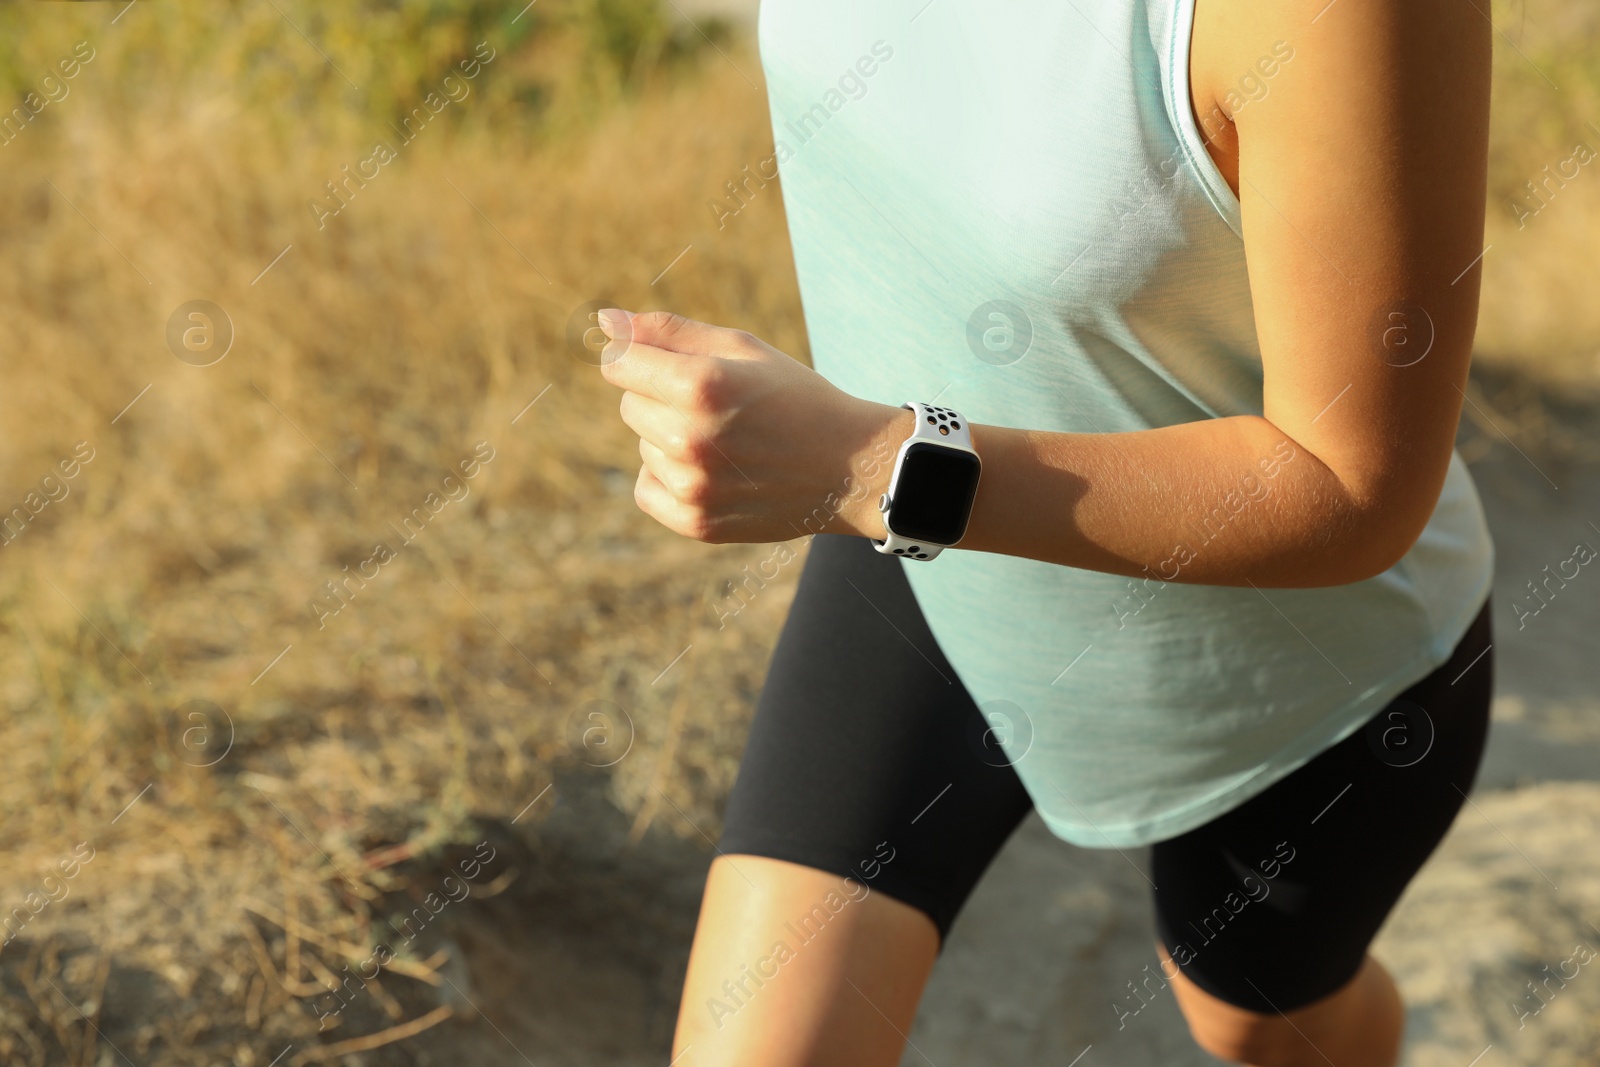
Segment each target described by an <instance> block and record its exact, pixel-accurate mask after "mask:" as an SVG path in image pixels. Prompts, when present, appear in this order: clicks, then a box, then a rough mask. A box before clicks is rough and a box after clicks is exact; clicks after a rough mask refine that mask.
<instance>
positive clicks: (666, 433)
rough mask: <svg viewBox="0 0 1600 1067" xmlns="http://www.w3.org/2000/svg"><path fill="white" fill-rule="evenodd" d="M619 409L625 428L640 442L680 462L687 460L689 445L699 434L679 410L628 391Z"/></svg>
mask: <svg viewBox="0 0 1600 1067" xmlns="http://www.w3.org/2000/svg"><path fill="white" fill-rule="evenodd" d="M619 409H620V411H621V414H622V421H623V424H624V425H626V426H627V427H628V429H630V430H632V431H633V432H634V433H636V434H638V435H639V440H641V441H648V442H650V443H651V444H652V445H655V446H656V447H657V448H659V449H661V451H662V452H664V453H666V454H667V455H669V456H673V457H676V458H678V459H679V460H683V459H686V458H688V456H689V454H690V452H691V450H692V446H691V445H690V444H689V442H690V440H691V439H692V438H693V437H695V436H696V434H695V433H694V430H693V429H692V428H691V427H690V426H689V424H688V423H687V422H686V421H685V420H684V417H683V415H682V414H680V413H679V411H678V410H677V409H676V408H674V407H672V406H671V405H670V404H664V403H662V402H661V401H659V400H652V399H650V398H649V397H647V396H643V395H641V394H639V393H635V392H633V391H632V390H629V391H628V392H626V393H623V394H622V403H621V404H620V405H619Z"/></svg>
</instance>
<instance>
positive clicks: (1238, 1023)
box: [1186, 1011, 1311, 1067]
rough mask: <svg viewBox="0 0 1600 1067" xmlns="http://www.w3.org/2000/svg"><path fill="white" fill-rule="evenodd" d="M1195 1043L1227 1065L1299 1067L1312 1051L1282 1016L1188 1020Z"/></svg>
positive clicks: (1248, 1015)
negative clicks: (1306, 1055)
mask: <svg viewBox="0 0 1600 1067" xmlns="http://www.w3.org/2000/svg"><path fill="white" fill-rule="evenodd" d="M1186 1021H1187V1022H1188V1024H1189V1034H1190V1036H1191V1037H1193V1038H1194V1041H1195V1044H1197V1045H1199V1046H1200V1047H1201V1048H1202V1049H1204V1050H1205V1051H1206V1052H1208V1053H1210V1054H1211V1055H1213V1056H1215V1057H1216V1058H1217V1059H1219V1060H1222V1061H1223V1062H1224V1063H1244V1064H1249V1065H1250V1067H1297V1065H1299V1064H1303V1063H1305V1062H1306V1059H1305V1054H1306V1053H1307V1052H1309V1051H1311V1050H1310V1049H1309V1048H1308V1046H1307V1045H1306V1041H1305V1038H1303V1037H1301V1036H1300V1034H1299V1033H1297V1032H1296V1031H1295V1030H1294V1028H1293V1027H1291V1026H1290V1025H1289V1024H1288V1022H1287V1021H1286V1020H1285V1019H1284V1018H1283V1016H1281V1015H1256V1014H1253V1013H1247V1012H1243V1011H1240V1012H1237V1013H1236V1014H1230V1016H1229V1017H1228V1018H1226V1019H1217V1018H1193V1017H1189V1018H1187V1019H1186Z"/></svg>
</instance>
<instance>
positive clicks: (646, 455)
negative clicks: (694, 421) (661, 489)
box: [639, 437, 708, 505]
mask: <svg viewBox="0 0 1600 1067" xmlns="http://www.w3.org/2000/svg"><path fill="white" fill-rule="evenodd" d="M639 458H640V459H642V460H643V461H644V465H645V467H646V468H647V469H648V470H649V471H650V473H651V474H652V475H654V476H655V479H656V481H658V482H660V483H661V484H662V485H663V486H665V487H666V490H667V492H668V493H669V494H671V496H672V499H673V500H675V501H677V502H679V503H680V504H696V505H699V504H705V503H706V502H707V500H708V493H707V480H706V475H705V473H704V472H703V471H701V470H700V469H699V468H698V467H695V466H693V465H692V464H688V463H684V462H682V461H681V460H676V459H673V458H672V457H671V456H669V455H668V454H667V453H665V452H663V451H662V450H661V449H659V448H657V447H656V446H655V445H653V444H651V443H650V442H649V441H646V440H645V439H644V438H642V437H641V438H639Z"/></svg>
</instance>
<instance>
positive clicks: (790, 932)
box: [672, 855, 939, 1067]
mask: <svg viewBox="0 0 1600 1067" xmlns="http://www.w3.org/2000/svg"><path fill="white" fill-rule="evenodd" d="M780 946H781V947H780ZM938 948H939V936H938V931H937V929H936V928H935V927H934V925H933V921H932V920H931V919H929V918H928V916H927V915H925V914H923V913H922V912H921V911H919V910H917V909H916V908H913V907H911V906H910V905H907V904H904V903H902V902H901V901H898V900H895V899H893V898H891V897H889V896H887V895H885V894H883V893H879V892H873V891H869V890H868V888H867V887H866V886H864V885H862V884H860V883H856V882H849V881H847V880H846V879H844V878H841V877H840V876H838V875H835V874H829V873H827V872H824V871H819V870H816V869H815V868H811V867H805V866H801V865H800V864H795V863H786V862H784V861H782V860H774V859H768V858H766V857H762V856H746V855H734V856H719V857H718V858H717V859H716V860H714V861H712V864H711V873H710V876H709V877H708V878H707V880H706V890H705V896H704V898H703V900H702V903H701V906H700V920H699V924H698V925H697V927H696V928H695V935H694V947H693V949H692V950H691V952H690V955H689V970H688V974H687V977H686V978H685V980H684V986H683V1000H682V1002H681V1003H680V1005H679V1007H678V1028H677V1033H676V1035H675V1036H674V1037H673V1041H672V1055H673V1056H674V1057H675V1058H674V1060H673V1061H672V1062H673V1067H733V1065H738V1067H749V1065H758V1067H811V1065H822V1064H827V1065H829V1067H879V1065H882V1067H893V1065H894V1064H896V1063H898V1062H899V1059H900V1054H901V1051H902V1049H903V1047H904V1045H905V1040H906V1037H905V1035H906V1034H907V1033H908V1032H909V1031H910V1029H911V1020H912V1018H913V1016H915V1014H916V1010H917V1002H918V1001H919V1000H920V999H921V997H922V989H923V986H924V985H925V984H926V982H927V979H928V974H929V972H930V971H932V969H933V963H934V960H935V959H936V958H937V956H938Z"/></svg>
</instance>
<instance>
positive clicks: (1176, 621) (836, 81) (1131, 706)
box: [758, 0, 1494, 848]
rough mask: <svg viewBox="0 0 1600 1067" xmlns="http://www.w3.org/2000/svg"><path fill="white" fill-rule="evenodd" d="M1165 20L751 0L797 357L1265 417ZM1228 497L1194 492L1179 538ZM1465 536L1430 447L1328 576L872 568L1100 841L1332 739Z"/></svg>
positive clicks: (1311, 752) (1208, 165)
mask: <svg viewBox="0 0 1600 1067" xmlns="http://www.w3.org/2000/svg"><path fill="white" fill-rule="evenodd" d="M1192 21H1193V0H1071V2H1062V0H1048V2H1045V0H1006V2H1005V3H983V2H979V0H931V2H930V0H895V2H882V0H763V2H762V4H761V8H760V17H759V26H758V37H759V42H760V50H761V62H762V66H763V68H764V69H765V72H766V77H767V91H768V95H769V99H770V105H771V111H772V126H773V134H774V140H775V147H776V149H777V159H778V167H779V171H780V173H781V181H782V188H783V201H784V206H785V208H786V210H787V213H788V222H789V232H790V236H791V239H792V242H793V246H794V259H795V267H796V271H797V273H798V278H799V284H800V295H801V299H802V303H803V306H804V310H805V320H806V327H807V330H808V332H809V335H810V342H811V352H812V359H813V363H814V365H815V367H816V369H817V370H818V372H820V373H821V374H822V375H824V376H825V377H827V378H828V379H829V380H830V381H833V382H834V383H836V384H837V385H839V386H840V387H841V388H843V389H844V390H845V391H846V392H849V393H852V394H854V395H856V396H860V397H865V398H867V399H871V400H875V401H879V402H882V403H885V404H896V405H898V404H900V403H901V402H903V401H906V400H925V401H934V402H937V403H939V404H942V405H946V406H949V407H952V408H955V409H956V410H957V411H960V412H962V413H963V414H965V415H966V416H967V417H968V418H969V419H971V420H972V421H973V422H975V423H978V424H980V425H981V424H992V425H998V426H1013V427H1025V428H1033V429H1041V430H1055V431H1071V432H1076V433H1107V432H1113V431H1127V430H1140V429H1147V428H1151V427H1157V426H1167V425H1172V424H1175V423H1184V422H1192V421H1195V420H1198V419H1207V418H1217V417H1222V416H1229V415H1243V414H1251V415H1261V414H1262V388H1261V386H1262V373H1261V355H1260V350H1259V347H1258V345H1257V341H1256V336H1255V327H1254V319H1253V313H1252V308H1251V298H1250V289H1249V282H1248V278H1247V276H1246V272H1245V256H1244V244H1243V241H1242V238H1241V235H1240V214H1239V202H1238V200H1237V198H1236V197H1235V196H1234V194H1233V192H1232V191H1231V190H1230V189H1229V188H1228V185H1227V183H1226V181H1225V180H1224V179H1223V177H1222V175H1221V173H1220V172H1219V171H1218V170H1217V168H1216V165H1215V164H1214V163H1213V162H1212V160H1211V159H1210V157H1209V156H1208V155H1207V154H1206V151H1205V149H1204V147H1203V144H1202V138H1201V135H1200V133H1199V131H1198V129H1197V128H1196V124H1195V120H1194V117H1193V113H1192V111H1191V108H1190V103H1189V89H1188V85H1189V75H1188V54H1189V37H1190V28H1191V25H1192ZM1278 54H1279V57H1280V58H1281V57H1282V56H1285V55H1287V56H1288V58H1287V59H1286V60H1284V62H1286V63H1287V64H1289V65H1292V63H1293V58H1292V44H1291V45H1288V46H1287V47H1285V48H1283V49H1281V50H1280V51H1279V53H1278ZM1268 66H1269V67H1270V66H1272V64H1268ZM1275 73H1277V71H1275ZM1269 91H1270V90H1269ZM768 174H770V168H769V169H768ZM979 447H980V451H981V444H980V446H979ZM1301 461H1302V462H1303V461H1304V457H1303V456H1302V459H1301ZM1289 462H1293V460H1292V459H1291V460H1289ZM1241 499H1247V498H1235V499H1234V500H1232V501H1231V502H1229V503H1228V504H1227V508H1228V509H1233V508H1235V507H1236V506H1237V505H1238V504H1239V501H1240V500H1241ZM1174 503H1175V506H1177V502H1174ZM1217 503H1218V504H1219V505H1221V504H1222V503H1223V502H1221V501H1219V502H1217ZM1244 506H1248V503H1246V504H1245V505H1244ZM1235 513H1237V512H1235ZM1228 514H1229V512H1228V511H1223V512H1213V513H1212V516H1211V518H1210V519H1207V518H1206V517H1205V516H1203V515H1202V514H1201V511H1200V508H1199V507H1198V506H1196V507H1195V509H1194V511H1193V513H1192V515H1190V524H1189V528H1190V529H1191V530H1192V532H1193V537H1192V538H1190V539H1188V544H1190V545H1191V546H1193V548H1194V549H1195V550H1200V546H1201V545H1203V543H1204V540H1205V538H1206V537H1207V536H1220V537H1225V536H1227V530H1226V524H1227V521H1228ZM1493 553H1494V549H1493V545H1492V542H1491V541H1490V538H1489V532H1488V528H1487V525H1486V523H1485V521H1484V515H1483V510H1482V506H1481V504H1480V502H1479V500H1478V496H1477V492H1476V490H1475V489H1474V487H1473V483H1472V478H1471V475H1470V474H1469V473H1468V471H1467V468H1466V466H1465V464H1464V463H1463V462H1462V460H1461V457H1460V456H1459V454H1456V455H1452V457H1451V461H1450V467H1449V474H1448V476H1447V477H1446V479H1445V483H1444V489H1443V492H1442V494H1441V496H1440V499H1439V502H1438V505H1437V506H1436V507H1435V509H1434V512H1433V517H1432V519H1431V520H1430V521H1429V523H1428V526H1427V528H1426V530H1425V531H1424V532H1423V534H1422V536H1421V538H1420V539H1419V540H1418V541H1417V543H1416V545H1415V546H1414V547H1413V548H1412V549H1411V551H1410V552H1408V553H1407V554H1406V556H1405V558H1404V559H1402V560H1401V561H1400V562H1399V563H1397V564H1396V565H1395V566H1394V567H1393V568H1391V569H1390V570H1388V571H1387V572H1385V573H1383V574H1381V575H1379V576H1377V577H1375V578H1372V579H1370V580H1367V581H1362V582H1357V583H1353V584H1350V585H1342V586H1334V587H1329V588H1319V589H1263V590H1260V591H1258V590H1256V589H1252V588H1250V587H1249V586H1245V587H1243V588H1232V587H1223V586H1202V585H1190V584H1183V583H1179V582H1160V581H1151V582H1149V583H1148V585H1146V584H1145V583H1143V582H1133V581H1130V580H1129V579H1128V578H1125V577H1121V576H1118V575H1111V574H1104V573H1100V572H1096V571H1090V570H1082V569H1078V568H1074V567H1065V566H1060V565H1057V564H1051V563H1043V562H1039V561H1036V560H1029V559H1021V558H1017V557H1012V556H1003V555H998V554H993V553H983V552H968V551H961V550H960V549H956V550H952V551H947V552H945V553H943V554H942V555H940V556H939V558H938V559H937V560H934V561H932V562H928V563H924V562H915V561H902V562H901V564H900V565H901V566H902V567H903V568H904V569H905V572H906V575H907V578H908V579H909V581H910V583H911V588H912V590H913V592H914V593H915V594H916V598H917V602H918V604H919V605H920V606H921V608H922V611H923V613H924V614H925V615H926V617H927V620H928V624H929V626H930V628H931V629H932V631H933V634H934V636H935V637H936V638H937V640H938V642H939V645H940V647H941V649H943V651H944V653H945V655H946V656H947V657H948V658H949V660H950V662H951V664H952V665H953V666H954V667H955V669H956V671H957V673H958V674H959V676H960V680H961V682H962V683H963V684H964V685H965V686H966V687H967V689H968V691H969V692H970V693H971V694H972V697H973V698H974V699H975V700H976V701H977V702H978V703H979V705H980V706H982V707H983V708H984V709H985V712H986V714H988V715H989V716H990V721H991V723H993V724H994V726H995V738H996V739H997V740H998V741H999V742H1000V743H1001V744H1002V745H1003V746H1004V749H1005V752H1006V754H1007V755H1008V756H1010V758H1011V759H1012V761H1013V763H1014V765H1015V767H1016V770H1017V773H1018V774H1019V775H1020V777H1021V779H1022V781H1023V784H1024V785H1025V786H1026V787H1027V789H1028V792H1029V793H1030V795H1031V796H1032V798H1033V800H1034V803H1035V804H1036V806H1037V807H1038V809H1039V812H1040V814H1041V815H1042V816H1043V818H1044V820H1045V822H1046V823H1047V824H1048V825H1049V827H1050V829H1051V830H1052V831H1053V832H1054V833H1055V834H1057V835H1058V836H1059V837H1062V838H1064V839H1066V840H1067V841H1070V842H1073V843H1074V844H1078V845H1083V846H1087V847H1102V848H1104V847H1111V846H1117V847H1124V846H1131V845H1140V844H1146V843H1149V842H1152V841H1158V840H1161V839H1164V838H1167V837H1172V836H1174V835H1176V834H1180V833H1183V832H1184V831H1187V830H1190V829H1192V828H1194V827H1197V826H1200V825H1202V824H1204V823H1206V822H1208V821H1210V820H1211V819H1213V818H1215V817H1216V816H1218V815H1220V814H1222V813H1224V812H1226V811H1228V810H1229V809H1231V808H1233V807H1235V806H1237V805H1238V804H1240V803H1242V802H1243V801H1245V800H1247V799H1248V798H1250V797H1251V796H1253V795H1255V794H1257V793H1259V792H1261V791H1262V790H1264V789H1266V788H1267V787H1268V786H1269V785H1271V784H1272V783H1273V782H1275V781H1277V780H1278V779H1280V778H1282V777H1283V776H1284V775H1286V774H1288V773H1289V772H1290V771H1292V770H1294V769H1295V768H1296V767H1298V766H1300V765H1301V764H1303V763H1304V762H1306V761H1307V760H1308V759H1310V758H1311V757H1313V756H1315V755H1316V754H1317V753H1319V752H1321V751H1322V750H1324V749H1326V748H1327V747H1328V746H1330V745H1332V744H1334V743H1335V742H1337V741H1339V740H1341V739H1342V738H1344V737H1346V736H1348V735H1349V734H1350V733H1352V732H1353V731H1354V730H1355V729H1357V728H1358V727H1359V726H1360V725H1361V724H1362V723H1363V722H1364V721H1365V720H1367V719H1368V718H1370V717H1371V716H1372V715H1374V714H1375V713H1376V712H1377V711H1378V710H1379V709H1380V708H1382V707H1383V705H1385V704H1387V703H1388V702H1389V701H1390V700H1391V699H1393V698H1394V697H1395V696H1397V695H1399V694H1400V693H1401V692H1402V691H1403V690H1404V689H1406V688H1407V687H1408V686H1410V685H1411V684H1412V683H1414V682H1416V681H1418V680H1419V679H1421V678H1423V677H1424V676H1425V675H1427V674H1428V673H1430V672H1431V671H1432V670H1433V669H1434V668H1435V667H1437V666H1438V665H1440V664H1441V663H1443V662H1444V661H1445V660H1446V659H1447V658H1448V657H1449V655H1450V653H1451V651H1452V649H1453V648H1454V646H1455V644H1456V642H1457V641H1459V640H1460V638H1461V636H1462V635H1463V634H1464V633H1465V631H1466V628H1467V626H1468V625H1469V623H1470V622H1471V621H1472V619H1473V617H1474V616H1475V615H1476V613H1477V609H1478V608H1479V607H1480V606H1481V604H1482V603H1483V600H1484V598H1485V597H1486V596H1487V595H1488V591H1489V584H1490V572H1491V568H1492V565H1493ZM1169 573H1170V572H1169ZM864 713H865V714H870V709H869V710H867V711H865V712H864ZM1329 799H1330V800H1331V799H1333V798H1332V797H1330V798H1329ZM952 802H953V803H959V802H960V798H959V797H957V798H952ZM1315 814H1316V813H1315V812H1307V813H1306V817H1307V818H1308V819H1309V818H1310V817H1311V816H1313V815H1315Z"/></svg>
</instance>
